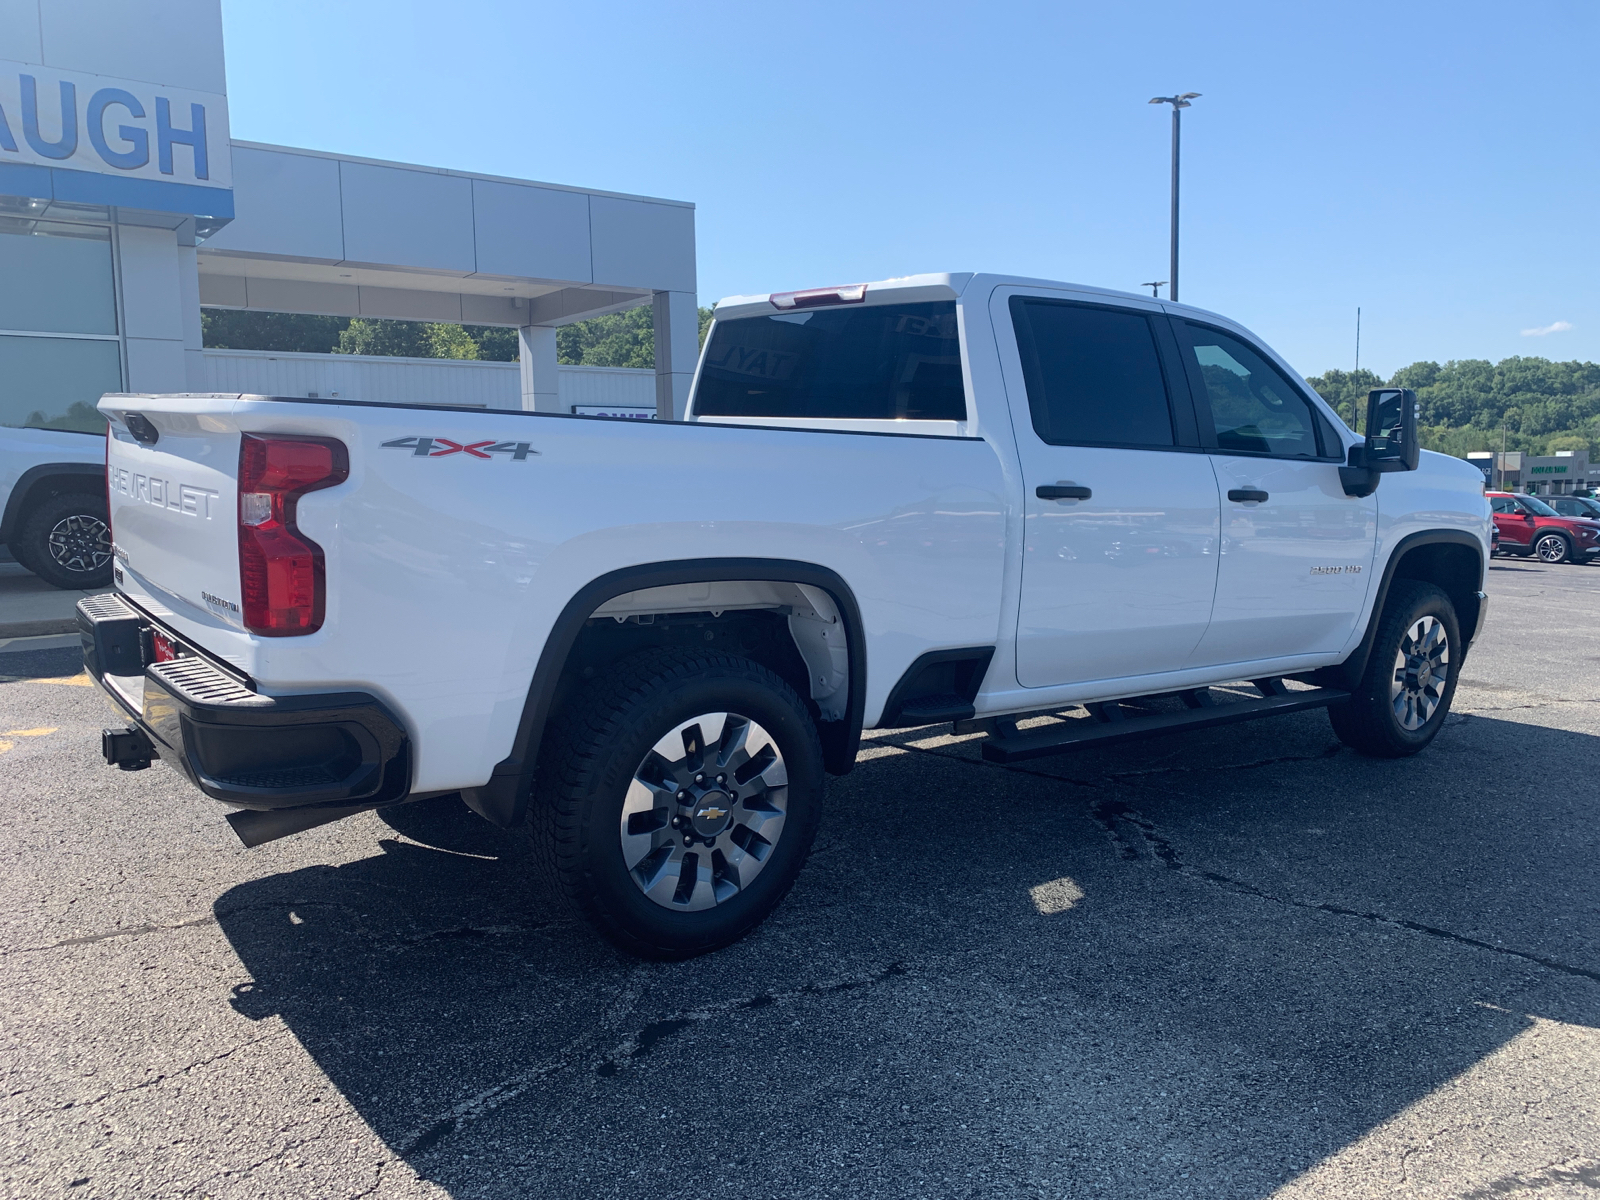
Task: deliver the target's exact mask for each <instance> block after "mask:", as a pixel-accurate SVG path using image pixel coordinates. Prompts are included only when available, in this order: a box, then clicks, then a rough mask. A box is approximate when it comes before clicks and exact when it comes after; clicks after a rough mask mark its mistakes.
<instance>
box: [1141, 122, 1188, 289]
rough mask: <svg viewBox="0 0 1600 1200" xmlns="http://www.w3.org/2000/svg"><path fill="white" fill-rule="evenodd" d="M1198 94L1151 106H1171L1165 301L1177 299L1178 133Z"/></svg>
mask: <svg viewBox="0 0 1600 1200" xmlns="http://www.w3.org/2000/svg"><path fill="white" fill-rule="evenodd" d="M1199 98H1200V93H1199V92H1184V93H1183V94H1182V95H1181V96H1154V97H1152V98H1151V100H1150V103H1151V104H1170V105H1172V269H1171V272H1170V274H1171V275H1172V281H1171V283H1170V284H1169V285H1168V287H1167V299H1168V300H1176V299H1177V298H1178V133H1179V129H1180V118H1181V115H1182V113H1183V110H1184V109H1186V108H1188V107H1189V101H1191V100H1198V99H1199Z"/></svg>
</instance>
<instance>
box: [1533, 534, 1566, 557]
mask: <svg viewBox="0 0 1600 1200" xmlns="http://www.w3.org/2000/svg"><path fill="white" fill-rule="evenodd" d="M1533 552H1534V553H1535V554H1537V555H1538V556H1539V559H1540V561H1541V562H1547V563H1563V562H1566V561H1567V558H1568V557H1569V556H1570V555H1571V554H1572V547H1571V546H1569V545H1568V544H1567V539H1566V538H1564V537H1562V536H1561V535H1560V534H1559V533H1547V534H1545V535H1544V536H1543V537H1541V538H1540V539H1539V540H1538V541H1536V542H1535V543H1534V544H1533Z"/></svg>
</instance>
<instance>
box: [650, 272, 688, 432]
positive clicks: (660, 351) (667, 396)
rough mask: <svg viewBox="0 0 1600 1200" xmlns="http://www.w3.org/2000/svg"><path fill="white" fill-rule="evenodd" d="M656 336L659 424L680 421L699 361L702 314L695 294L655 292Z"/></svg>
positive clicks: (652, 306)
mask: <svg viewBox="0 0 1600 1200" xmlns="http://www.w3.org/2000/svg"><path fill="white" fill-rule="evenodd" d="M651 309H652V312H651V315H652V318H653V320H652V324H653V326H654V329H655V335H656V420H658V421H681V420H683V416H684V412H685V411H686V410H687V409H688V407H689V385H690V384H691V383H693V382H694V367H695V363H696V361H698V359H699V358H700V310H699V308H698V307H697V306H696V305H695V297H694V293H693V292H656V293H655V295H654V296H653V297H652V299H651Z"/></svg>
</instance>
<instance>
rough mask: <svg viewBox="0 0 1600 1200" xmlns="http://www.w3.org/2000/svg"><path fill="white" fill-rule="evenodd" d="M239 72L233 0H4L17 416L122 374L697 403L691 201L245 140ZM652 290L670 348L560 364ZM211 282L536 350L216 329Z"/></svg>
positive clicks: (4, 405) (495, 400)
mask: <svg viewBox="0 0 1600 1200" xmlns="http://www.w3.org/2000/svg"><path fill="white" fill-rule="evenodd" d="M227 90H228V89H227V77H226V72H225V69H224V58H223V40H222V14H221V8H220V2H219V0H159V2H156V0H0V280H3V281H4V283H3V286H0V425H9V426H13V427H15V426H32V427H36V428H54V429H64V430H65V429H72V430H79V429H98V428H100V427H101V426H100V423H99V418H98V414H96V412H95V411H94V403H95V401H96V400H97V399H98V398H99V396H100V395H101V394H102V393H104V392H115V391H133V392H175V391H266V392H277V393H280V394H281V393H287V394H296V395H318V396H334V395H339V396H343V397H346V398H351V399H384V398H388V399H404V400H407V401H411V402H433V403H458V404H470V405H489V406H492V407H508V406H511V407H517V406H520V407H522V408H525V409H530V410H536V411H541V412H572V411H575V410H576V411H591V410H594V409H595V408H596V406H598V407H599V408H608V409H609V408H615V409H625V410H632V411H637V412H638V413H639V415H660V416H663V417H672V416H681V415H682V414H683V411H684V406H685V403H686V401H687V398H688V390H689V382H690V379H691V376H692V372H693V370H694V362H695V358H696V355H697V352H698V319H697V309H696V302H695V243H694V207H693V205H691V204H687V203H684V202H682V201H675V200H662V199H656V198H652V197H647V196H632V195H621V194H618V193H615V192H607V191H598V190H595V189H591V188H583V187H574V186H569V185H565V184H554V183H536V182H532V181H528V180H522V179H506V178H501V177H496V176H488V175H476V174H472V173H469V172H464V171H456V170H449V169H445V168H439V167H424V166H415V165H411V164H403V163H392V162H378V161H375V160H372V159H365V158H357V157H354V156H350V155H342V154H329V153H324V152H321V151H314V150H302V149H295V148H291V147H285V146H268V145H261V144H258V143H254V142H240V141H234V140H233V139H232V138H231V137H230V135H229V125H228V100H227ZM646 304H647V305H650V306H651V311H652V318H653V324H654V329H655V345H656V362H655V370H654V371H653V372H648V371H646V372H638V371H604V370H599V369H593V368H590V369H584V368H578V369H571V368H563V367H558V365H557V359H556V331H557V329H558V328H560V327H561V326H562V325H566V324H570V323H572V322H575V321H581V320H584V319H586V318H589V317H593V316H598V315H600V314H603V313H608V312H616V311H619V310H622V309H626V308H632V307H636V306H639V305H646ZM202 306H216V307H222V308H232V309H256V310H265V311H271V312H284V313H310V314H323V315H332V316H350V317H357V316H360V317H384V318H398V319H404V320H422V321H448V322H462V323H467V324H475V325H498V326H504V327H507V328H515V329H516V330H517V331H518V340H519V350H520V356H519V357H520V362H518V363H515V364H506V363H477V362H471V363H446V362H441V361H439V360H402V361H396V360H386V361H380V360H376V359H370V358H368V359H362V360H356V359H353V358H352V357H350V356H343V355H301V354H297V355H280V354H264V353H263V354H252V353H251V352H238V351H234V352H213V351H207V350H205V348H204V347H203V346H202V343H201V324H200V310H201V307H202ZM397 371H398V372H399V373H396V372H397ZM385 372H388V374H385Z"/></svg>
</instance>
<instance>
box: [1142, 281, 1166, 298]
mask: <svg viewBox="0 0 1600 1200" xmlns="http://www.w3.org/2000/svg"><path fill="white" fill-rule="evenodd" d="M1139 286H1140V287H1147V288H1149V289H1150V295H1151V297H1152V298H1153V299H1156V300H1159V299H1160V298H1161V289H1162V288H1164V287H1166V286H1167V281H1166V280H1165V279H1157V280H1155V281H1153V282H1151V283H1141V284H1140V285H1139Z"/></svg>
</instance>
